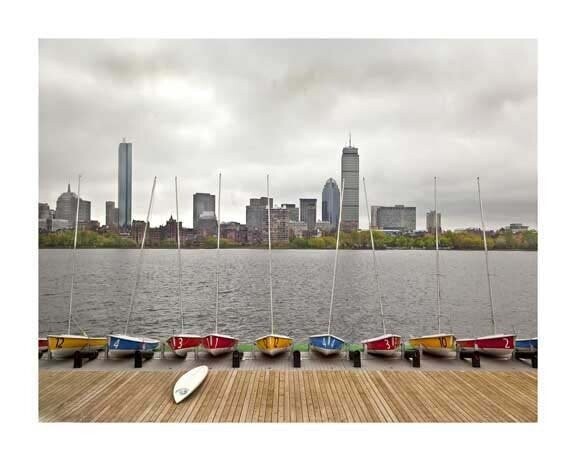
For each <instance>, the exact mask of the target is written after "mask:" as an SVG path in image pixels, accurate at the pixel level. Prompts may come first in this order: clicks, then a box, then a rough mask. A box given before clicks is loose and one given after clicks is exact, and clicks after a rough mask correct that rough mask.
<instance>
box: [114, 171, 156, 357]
mask: <svg viewBox="0 0 576 461" xmlns="http://www.w3.org/2000/svg"><path fill="white" fill-rule="evenodd" d="M155 188H156V176H154V182H153V183H152V193H151V194H150V203H149V205H148V214H147V215H146V223H145V225H144V232H143V234H142V243H141V245H140V254H139V256H138V265H137V268H136V278H135V280H134V286H133V288H132V295H131V296H130V309H129V310H128V318H127V319H126V325H125V327H124V334H110V335H108V353H109V354H110V355H114V356H129V355H132V354H134V353H135V352H136V351H141V352H142V353H145V354H146V355H151V354H153V353H154V349H156V348H157V347H158V345H159V344H160V341H158V340H156V339H151V338H145V337H137V336H131V335H128V325H129V324H130V318H131V317H132V311H133V309H134V301H135V299H136V290H137V289H138V282H139V281H140V272H141V269H142V257H143V256H144V243H145V242H146V231H147V230H148V225H149V221H150V210H151V209H152V198H153V197H154V189H155Z"/></svg>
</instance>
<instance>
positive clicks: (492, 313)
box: [476, 177, 496, 335]
mask: <svg viewBox="0 0 576 461" xmlns="http://www.w3.org/2000/svg"><path fill="white" fill-rule="evenodd" d="M476 181H477V183H478V201H479V202H480V219H481V222H482V239H483V240H484V257H485V259H486V277H487V279H488V296H489V298H490V314H491V320H492V334H494V335H495V334H496V322H495V321H494V304H493V301H492V283H491V282H490V269H489V266H488V245H487V243H486V226H485V224H484V208H483V207H482V196H481V195H480V178H479V177H476Z"/></svg>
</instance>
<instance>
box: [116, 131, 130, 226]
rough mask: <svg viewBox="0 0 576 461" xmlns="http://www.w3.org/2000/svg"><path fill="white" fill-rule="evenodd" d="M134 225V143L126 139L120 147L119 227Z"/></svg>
mask: <svg viewBox="0 0 576 461" xmlns="http://www.w3.org/2000/svg"><path fill="white" fill-rule="evenodd" d="M131 225H132V143H131V142H126V138H124V139H122V142H121V143H120V145H119V146H118V226H119V227H120V228H122V229H127V228H129V227H130V226H131Z"/></svg>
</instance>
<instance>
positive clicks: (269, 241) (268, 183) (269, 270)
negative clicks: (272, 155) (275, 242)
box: [266, 175, 274, 334]
mask: <svg viewBox="0 0 576 461" xmlns="http://www.w3.org/2000/svg"><path fill="white" fill-rule="evenodd" d="M266 197H267V198H268V277H269V280H270V332H271V334H274V309H273V307H272V304H273V303H272V299H273V298H272V222H271V220H270V208H272V205H271V203H270V202H271V200H270V177H269V175H266Z"/></svg>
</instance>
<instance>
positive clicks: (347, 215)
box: [340, 137, 360, 231]
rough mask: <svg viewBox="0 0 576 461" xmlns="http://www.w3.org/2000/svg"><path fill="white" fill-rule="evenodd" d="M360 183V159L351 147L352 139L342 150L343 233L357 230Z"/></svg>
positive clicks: (356, 150)
mask: <svg viewBox="0 0 576 461" xmlns="http://www.w3.org/2000/svg"><path fill="white" fill-rule="evenodd" d="M359 181H360V158H359V156H358V148H357V147H352V137H350V138H349V141H348V146H346V147H344V149H342V180H341V184H342V183H343V184H344V194H343V198H342V216H341V217H340V219H342V224H341V225H340V227H341V228H342V230H345V231H352V230H358V206H359V200H358V186H359Z"/></svg>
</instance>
